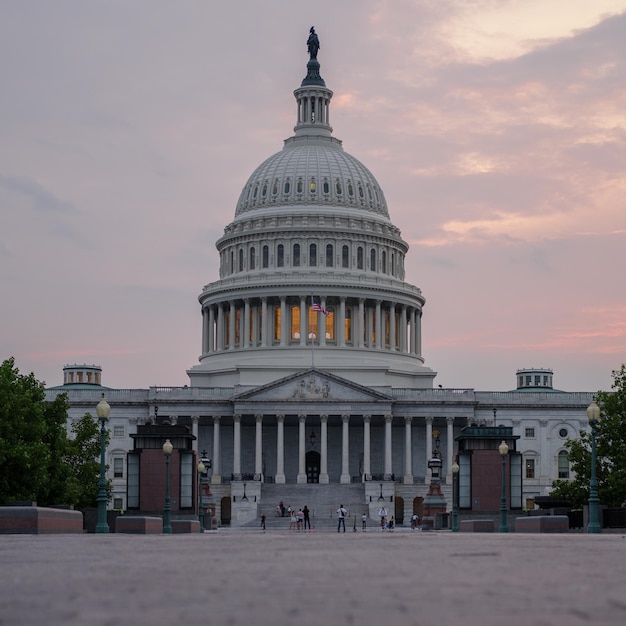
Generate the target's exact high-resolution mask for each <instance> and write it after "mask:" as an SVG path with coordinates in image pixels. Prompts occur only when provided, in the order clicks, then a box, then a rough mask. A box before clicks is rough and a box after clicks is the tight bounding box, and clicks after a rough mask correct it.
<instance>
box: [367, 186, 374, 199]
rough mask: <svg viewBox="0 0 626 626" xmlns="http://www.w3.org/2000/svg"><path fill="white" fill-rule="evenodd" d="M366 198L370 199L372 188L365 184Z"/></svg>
mask: <svg viewBox="0 0 626 626" xmlns="http://www.w3.org/2000/svg"><path fill="white" fill-rule="evenodd" d="M367 198H368V200H369V201H370V202H371V201H372V199H373V198H372V188H371V187H370V186H369V185H368V186H367Z"/></svg>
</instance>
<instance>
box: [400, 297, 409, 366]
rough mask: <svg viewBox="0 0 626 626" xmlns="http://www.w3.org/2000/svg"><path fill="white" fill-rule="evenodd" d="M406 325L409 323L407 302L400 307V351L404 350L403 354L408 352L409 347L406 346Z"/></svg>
mask: <svg viewBox="0 0 626 626" xmlns="http://www.w3.org/2000/svg"><path fill="white" fill-rule="evenodd" d="M406 325H407V320H406V304H403V305H402V308H401V309H400V352H402V353H403V354H406V352H407V348H406V335H407V332H406Z"/></svg>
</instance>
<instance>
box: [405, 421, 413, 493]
mask: <svg viewBox="0 0 626 626" xmlns="http://www.w3.org/2000/svg"><path fill="white" fill-rule="evenodd" d="M412 423H413V418H412V417H411V416H410V415H407V416H405V418H404V479H403V482H404V484H405V485H412V484H413V447H412V444H411V424H412Z"/></svg>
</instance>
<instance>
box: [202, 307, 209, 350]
mask: <svg viewBox="0 0 626 626" xmlns="http://www.w3.org/2000/svg"><path fill="white" fill-rule="evenodd" d="M208 351H209V310H208V309H207V308H206V307H202V354H206V353H207V352H208Z"/></svg>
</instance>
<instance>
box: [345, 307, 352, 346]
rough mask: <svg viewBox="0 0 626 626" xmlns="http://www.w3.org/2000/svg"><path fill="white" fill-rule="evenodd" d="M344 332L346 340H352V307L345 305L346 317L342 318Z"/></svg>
mask: <svg viewBox="0 0 626 626" xmlns="http://www.w3.org/2000/svg"><path fill="white" fill-rule="evenodd" d="M344 333H345V337H346V341H347V342H348V343H350V342H351V341H352V309H350V308H348V307H346V317H345V319H344Z"/></svg>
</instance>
